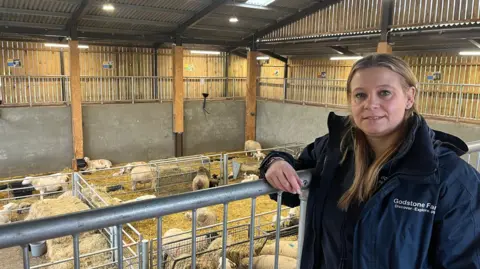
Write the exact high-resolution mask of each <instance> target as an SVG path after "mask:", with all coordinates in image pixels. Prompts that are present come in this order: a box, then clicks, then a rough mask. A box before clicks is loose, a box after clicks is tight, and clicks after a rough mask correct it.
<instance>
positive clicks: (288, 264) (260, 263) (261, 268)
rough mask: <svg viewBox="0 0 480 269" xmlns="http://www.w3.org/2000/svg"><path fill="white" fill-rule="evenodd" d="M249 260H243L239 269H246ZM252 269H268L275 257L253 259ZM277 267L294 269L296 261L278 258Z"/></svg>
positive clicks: (265, 256) (264, 256)
mask: <svg viewBox="0 0 480 269" xmlns="http://www.w3.org/2000/svg"><path fill="white" fill-rule="evenodd" d="M248 261H249V258H243V259H242V262H241V263H242V264H241V268H248ZM252 263H253V267H252V268H253V269H270V268H273V265H274V263H275V255H260V256H257V257H253V261H252ZM278 265H279V266H278V267H279V268H282V269H296V268H297V260H296V259H294V258H290V257H286V256H278Z"/></svg>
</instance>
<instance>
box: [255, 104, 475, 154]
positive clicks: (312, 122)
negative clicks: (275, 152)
mask: <svg viewBox="0 0 480 269" xmlns="http://www.w3.org/2000/svg"><path fill="white" fill-rule="evenodd" d="M330 111H334V112H336V113H337V114H338V115H347V111H346V110H338V109H331V108H324V107H317V106H305V105H298V104H288V103H287V104H283V103H279V102H271V101H258V103H257V140H258V141H259V142H260V143H262V145H264V147H271V146H274V145H281V144H285V143H294V142H301V143H309V142H312V141H314V139H315V138H317V137H319V136H322V135H324V134H326V133H327V132H328V128H327V117H328V113H329V112H330ZM427 122H428V124H429V126H430V127H431V128H432V129H435V130H439V131H443V132H446V133H450V134H453V135H455V136H458V137H460V138H461V139H463V140H464V141H465V142H470V141H475V140H480V125H474V124H465V123H455V122H447V121H439V120H433V119H428V118H427Z"/></svg>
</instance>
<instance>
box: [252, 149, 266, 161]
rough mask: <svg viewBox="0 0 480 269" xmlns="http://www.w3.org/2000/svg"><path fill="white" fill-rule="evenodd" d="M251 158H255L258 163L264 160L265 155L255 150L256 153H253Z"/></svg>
mask: <svg viewBox="0 0 480 269" xmlns="http://www.w3.org/2000/svg"><path fill="white" fill-rule="evenodd" d="M253 157H255V158H257V161H260V160H263V159H265V157H266V155H265V153H263V152H261V151H260V150H257V152H255V153H254V154H253Z"/></svg>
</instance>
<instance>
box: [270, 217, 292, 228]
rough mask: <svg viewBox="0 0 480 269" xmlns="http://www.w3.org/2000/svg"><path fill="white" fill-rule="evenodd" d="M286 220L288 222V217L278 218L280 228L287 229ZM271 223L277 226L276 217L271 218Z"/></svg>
mask: <svg viewBox="0 0 480 269" xmlns="http://www.w3.org/2000/svg"><path fill="white" fill-rule="evenodd" d="M287 220H288V217H284V216H280V227H281V228H286V227H288V226H287ZM272 222H273V225H274V226H275V225H277V215H273V216H272Z"/></svg>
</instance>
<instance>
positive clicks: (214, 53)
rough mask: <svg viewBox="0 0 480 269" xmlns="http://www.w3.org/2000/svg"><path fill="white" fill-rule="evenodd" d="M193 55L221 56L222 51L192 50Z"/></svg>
mask: <svg viewBox="0 0 480 269" xmlns="http://www.w3.org/2000/svg"><path fill="white" fill-rule="evenodd" d="M190 53H191V54H209V55H220V51H211V50H192V51H190Z"/></svg>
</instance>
